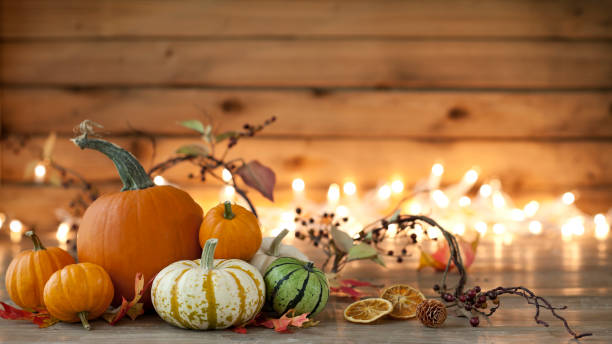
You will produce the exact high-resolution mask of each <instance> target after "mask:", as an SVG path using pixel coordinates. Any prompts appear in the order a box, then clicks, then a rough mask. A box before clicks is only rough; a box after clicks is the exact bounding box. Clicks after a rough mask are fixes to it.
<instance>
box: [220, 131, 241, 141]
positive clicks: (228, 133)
mask: <svg viewBox="0 0 612 344" xmlns="http://www.w3.org/2000/svg"><path fill="white" fill-rule="evenodd" d="M236 135H238V133H236V132H235V131H226V132H224V133H221V134H219V135H217V136H215V142H216V143H219V142H221V141H223V140H225V139H228V138H230V137H236Z"/></svg>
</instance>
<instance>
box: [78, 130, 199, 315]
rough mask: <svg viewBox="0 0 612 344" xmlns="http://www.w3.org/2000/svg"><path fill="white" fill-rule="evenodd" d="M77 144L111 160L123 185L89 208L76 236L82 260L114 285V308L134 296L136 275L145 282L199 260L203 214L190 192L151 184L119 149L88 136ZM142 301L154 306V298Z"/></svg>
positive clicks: (148, 295)
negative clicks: (96, 267)
mask: <svg viewBox="0 0 612 344" xmlns="http://www.w3.org/2000/svg"><path fill="white" fill-rule="evenodd" d="M73 141H74V142H75V143H76V144H77V145H78V146H79V147H80V148H81V149H85V148H90V149H95V150H98V151H100V152H102V153H104V154H105V155H107V156H108V157H109V158H110V159H111V160H112V161H113V163H114V164H115V166H116V167H117V171H118V172H119V176H120V177H121V180H122V182H123V185H124V186H123V189H122V190H121V192H118V193H111V194H108V195H104V196H102V197H100V198H98V199H97V200H96V201H94V202H93V203H92V204H91V205H90V206H89V208H87V210H86V211H85V214H84V215H83V219H82V221H81V225H80V227H79V232H78V236H77V250H78V258H79V261H80V262H91V263H95V264H98V265H100V266H102V267H103V268H104V269H105V270H106V271H107V272H108V274H109V275H110V277H111V279H112V280H113V284H114V285H115V298H114V300H113V304H114V305H118V304H120V303H121V297H122V296H123V297H125V298H126V299H128V300H129V299H131V298H132V297H133V296H134V276H136V273H138V272H142V273H143V275H144V279H145V281H147V280H149V279H151V278H153V277H154V276H155V274H157V273H158V272H159V271H160V270H161V269H163V268H164V267H166V266H167V265H169V264H170V263H173V262H175V261H177V260H189V259H191V260H193V259H196V258H198V257H199V256H200V253H201V252H202V250H201V249H200V247H199V245H198V229H199V227H200V223H201V222H202V209H201V208H200V206H199V205H198V204H197V203H196V202H194V200H193V199H192V198H191V197H190V196H189V195H188V194H187V193H186V192H184V191H182V190H179V189H177V188H175V187H173V186H156V185H155V184H153V182H152V181H151V178H149V176H148V175H147V173H146V172H145V170H144V169H143V168H142V166H141V165H140V163H139V162H138V161H137V160H136V158H135V157H134V156H133V155H132V154H130V153H129V152H128V151H126V150H124V149H122V148H120V147H119V146H116V145H114V144H112V143H110V142H107V141H104V140H100V139H94V138H89V137H87V134H86V133H85V134H83V135H81V136H79V137H77V138H75V139H73ZM143 300H144V301H145V305H147V306H151V302H150V294H145V296H144V298H143Z"/></svg>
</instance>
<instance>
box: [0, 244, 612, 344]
mask: <svg viewBox="0 0 612 344" xmlns="http://www.w3.org/2000/svg"><path fill="white" fill-rule="evenodd" d="M542 238H544V236H543V237H542ZM43 240H44V241H45V243H47V244H48V245H49V246H51V245H52V243H53V242H54V241H53V237H52V234H51V233H49V235H47V236H43ZM286 240H288V239H286ZM294 244H296V245H297V246H298V247H299V248H300V249H302V250H304V251H305V252H306V253H307V254H308V256H309V257H312V258H313V259H314V260H315V263H317V264H320V263H321V260H322V258H323V257H322V256H321V253H320V252H319V251H317V250H314V249H313V248H312V247H311V246H306V245H304V244H303V243H302V242H296V243H294ZM26 248H31V244H29V243H27V242H25V241H24V242H23V244H21V245H11V244H10V243H8V242H7V239H6V238H5V239H3V240H2V241H0V282H2V283H0V298H1V299H3V300H6V299H7V296H6V291H5V289H4V281H3V277H4V271H5V270H4V269H5V268H6V266H7V265H8V263H9V261H10V259H11V258H12V256H13V255H14V254H16V253H17V252H19V251H20V250H22V249H26ZM611 252H612V240H610V239H609V240H606V241H601V242H597V241H595V240H594V239H587V238H583V239H581V240H577V241H573V242H566V243H563V242H561V241H560V239H558V238H555V237H554V236H553V237H552V238H549V239H548V240H532V239H530V238H522V239H518V240H515V241H514V243H513V244H512V245H509V246H506V245H503V244H502V245H499V244H496V243H494V242H489V241H485V242H484V243H482V244H481V245H480V247H479V249H478V255H477V258H476V261H475V263H474V265H473V266H472V267H471V269H470V280H469V282H468V284H469V285H474V284H478V285H480V286H482V287H483V288H486V289H489V288H494V287H496V286H499V285H504V286H510V285H518V284H523V285H526V286H527V287H530V288H533V290H534V291H535V292H537V293H538V294H541V295H543V296H545V297H547V298H548V299H549V300H550V301H551V302H552V303H553V304H555V305H567V306H568V307H569V309H568V310H564V311H560V313H561V314H562V315H564V316H566V317H567V319H568V321H569V322H570V325H571V326H572V327H573V328H574V329H576V330H578V331H589V332H593V333H594V334H595V336H594V337H589V338H586V339H583V340H581V342H584V343H605V342H610V341H611V340H612V333H610V331H609V325H610V324H609V319H610V317H612V298H611V297H610V292H611V289H610V285H611V284H612V276H611V275H610V273H609V270H610V267H611V266H610V262H611V261H612V259H611ZM416 264H417V259H416V258H414V257H411V258H407V259H406V260H405V263H403V264H396V263H394V262H392V261H391V260H390V259H387V268H386V269H383V268H380V267H379V266H377V265H374V264H373V263H370V262H358V263H351V264H349V265H347V268H346V269H345V270H344V275H343V276H344V277H346V278H357V279H361V280H366V281H370V282H373V283H376V284H383V285H391V284H396V283H407V284H410V285H412V286H414V287H416V288H419V289H420V290H421V291H423V293H424V294H425V295H426V296H427V297H433V296H434V294H433V291H432V290H431V286H432V285H433V284H435V283H438V282H439V279H440V278H441V274H440V273H435V272H433V271H431V270H428V269H425V270H422V271H420V272H416V271H415V268H416ZM364 291H365V292H368V293H371V294H372V296H374V295H376V294H375V292H374V291H369V290H366V289H364ZM350 302H351V301H350V299H345V298H338V297H331V298H330V301H329V302H328V305H327V307H326V309H325V310H324V311H323V312H322V313H321V314H320V315H319V316H318V320H321V323H320V324H319V325H318V326H317V327H314V328H309V329H302V330H296V331H295V332H294V333H292V334H278V333H274V332H273V331H271V330H267V329H262V328H251V329H249V331H248V334H247V335H243V334H236V333H232V332H229V331H207V332H197V331H188V330H182V329H178V328H176V327H173V326H171V325H168V324H166V323H164V322H163V321H162V320H161V319H159V318H158V317H157V316H156V315H154V314H150V315H145V316H143V317H141V318H138V319H137V320H136V321H130V320H122V322H121V323H120V324H118V325H117V326H116V327H111V326H109V325H107V324H106V323H105V322H104V321H102V320H98V321H94V322H92V326H93V330H92V331H84V330H83V329H82V328H81V327H80V325H79V324H58V325H55V326H53V327H51V328H48V329H44V330H40V329H38V328H36V326H35V325H32V324H30V323H27V322H25V321H7V320H0V340H1V341H3V342H7V343H22V342H40V341H44V342H51V341H60V340H61V341H87V342H88V343H108V342H122V343H142V342H149V343H167V342H173V341H177V342H181V343H218V342H231V343H233V342H244V341H247V340H248V341H254V342H256V343H259V342H261V343H264V342H265V343H286V342H287V341H296V342H300V343H321V342H325V343H328V342H333V343H379V342H385V343H406V342H407V341H409V342H415V343H434V344H446V343H474V342H479V343H480V342H484V343H511V344H518V343H525V342H526V341H527V342H540V343H553V342H554V343H557V342H563V343H565V342H568V341H569V340H570V337H569V336H568V334H567V332H565V329H564V328H563V325H562V324H561V323H560V322H558V321H557V320H555V319H553V318H552V317H550V316H549V315H543V319H545V320H547V321H549V323H550V327H543V326H540V325H537V324H535V323H534V321H533V314H534V309H533V306H530V305H527V304H526V303H525V301H524V300H522V299H520V298H518V297H511V296H504V297H502V298H501V302H502V307H501V308H500V309H499V310H498V312H496V313H495V315H494V316H493V317H492V318H491V324H486V322H484V321H483V322H482V324H481V326H480V327H478V328H471V327H470V326H469V325H468V323H467V320H466V319H462V318H458V317H455V316H454V315H452V313H451V315H450V316H449V318H448V319H447V321H446V323H445V325H444V327H443V328H441V329H429V328H425V327H423V326H422V325H421V324H420V323H419V322H418V321H416V320H407V321H393V320H387V319H384V320H381V321H380V322H378V323H376V324H373V325H360V324H352V323H348V322H346V321H345V320H344V319H343V316H342V312H343V310H344V308H345V307H346V306H348V304H349V303H350Z"/></svg>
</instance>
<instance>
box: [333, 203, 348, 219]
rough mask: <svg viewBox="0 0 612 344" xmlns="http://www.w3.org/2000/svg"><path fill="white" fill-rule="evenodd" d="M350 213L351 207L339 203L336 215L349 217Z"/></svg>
mask: <svg viewBox="0 0 612 344" xmlns="http://www.w3.org/2000/svg"><path fill="white" fill-rule="evenodd" d="M349 214H350V211H349V208H348V207H346V206H344V205H339V206H338V207H337V208H336V216H338V218H343V217H347V216H349Z"/></svg>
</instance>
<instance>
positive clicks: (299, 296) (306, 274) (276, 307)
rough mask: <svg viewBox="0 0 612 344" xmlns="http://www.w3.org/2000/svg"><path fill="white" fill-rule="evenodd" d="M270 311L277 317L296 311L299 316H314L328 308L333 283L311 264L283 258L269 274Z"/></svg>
mask: <svg viewBox="0 0 612 344" xmlns="http://www.w3.org/2000/svg"><path fill="white" fill-rule="evenodd" d="M264 281H265V282H266V290H267V293H266V308H267V309H268V310H272V311H274V312H275V313H276V314H277V315H282V314H285V313H286V312H287V311H289V310H290V309H295V314H296V315H299V314H303V313H307V314H309V316H314V315H316V314H317V313H319V312H320V311H322V310H323V308H325V305H326V304H327V299H328V298H329V283H328V282H327V278H326V277H325V274H324V273H323V272H321V270H319V269H317V268H315V267H314V264H313V263H311V262H303V261H301V260H297V259H295V258H290V257H282V258H278V259H277V260H275V261H274V262H273V263H272V264H271V265H270V266H269V267H268V270H266V273H265V275H264Z"/></svg>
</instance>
